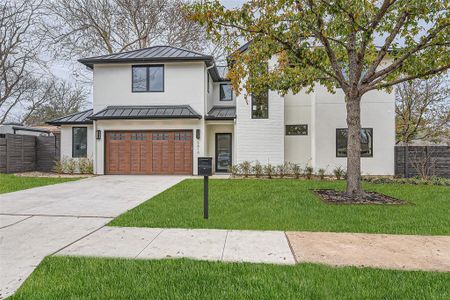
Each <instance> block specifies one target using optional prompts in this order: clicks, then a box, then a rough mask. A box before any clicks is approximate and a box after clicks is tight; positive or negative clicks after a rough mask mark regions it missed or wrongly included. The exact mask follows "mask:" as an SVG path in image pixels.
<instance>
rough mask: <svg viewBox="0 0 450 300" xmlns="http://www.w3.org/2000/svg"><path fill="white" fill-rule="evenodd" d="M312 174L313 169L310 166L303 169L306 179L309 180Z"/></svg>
mask: <svg viewBox="0 0 450 300" xmlns="http://www.w3.org/2000/svg"><path fill="white" fill-rule="evenodd" d="M313 173H314V169H313V167H311V166H306V168H305V176H306V178H307V179H311V178H312V175H313Z"/></svg>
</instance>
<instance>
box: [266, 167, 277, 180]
mask: <svg viewBox="0 0 450 300" xmlns="http://www.w3.org/2000/svg"><path fill="white" fill-rule="evenodd" d="M274 173H275V167H274V166H272V165H271V164H270V163H268V164H267V165H266V166H264V174H265V175H266V176H267V178H269V179H271V178H272V176H273V174H274Z"/></svg>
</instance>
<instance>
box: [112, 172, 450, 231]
mask: <svg viewBox="0 0 450 300" xmlns="http://www.w3.org/2000/svg"><path fill="white" fill-rule="evenodd" d="M209 186H210V190H209V196H210V199H209V219H208V220H204V219H203V180H196V179H190V180H185V181H183V182H181V183H179V184H177V185H175V186H173V187H172V188H170V189H168V190H166V191H164V192H163V193H161V194H159V195H157V196H155V197H153V198H152V199H150V200H148V201H146V202H145V203H142V204H141V205H139V206H137V207H136V208H134V209H132V210H130V211H128V212H126V213H125V214H123V215H121V216H119V217H118V218H116V219H114V220H113V221H111V223H110V224H109V225H112V226H131V227H156V228H159V227H173V228H221V229H250V230H283V231H330V232H365V233H391V234H420V235H450V226H448V224H449V220H450V219H449V216H450V197H449V195H450V187H446V186H427V185H409V184H369V183H364V188H365V189H366V190H370V191H375V192H379V193H383V194H386V195H389V196H392V197H395V198H398V199H402V200H406V201H407V202H408V204H406V205H366V204H357V205H351V204H327V203H324V202H323V201H321V200H320V199H319V198H318V197H317V196H316V195H315V194H314V193H313V192H312V191H311V190H313V189H338V190H343V189H344V188H345V182H344V181H315V180H290V179H281V180H277V179H273V180H257V179H255V180H253V179H248V180H245V179H244V180H240V179H236V180H220V179H217V180H210V184H209Z"/></svg>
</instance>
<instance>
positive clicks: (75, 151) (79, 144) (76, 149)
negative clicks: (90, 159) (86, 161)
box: [72, 127, 87, 157]
mask: <svg viewBox="0 0 450 300" xmlns="http://www.w3.org/2000/svg"><path fill="white" fill-rule="evenodd" d="M86 156H87V128H86V127H73V128H72V157H86Z"/></svg>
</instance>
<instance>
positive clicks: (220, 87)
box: [219, 83, 233, 102]
mask: <svg viewBox="0 0 450 300" xmlns="http://www.w3.org/2000/svg"><path fill="white" fill-rule="evenodd" d="M224 85H227V86H229V87H230V89H231V98H230V99H222V86H224ZM219 101H223V102H229V101H233V89H232V85H231V84H230V83H221V84H220V85H219Z"/></svg>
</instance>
